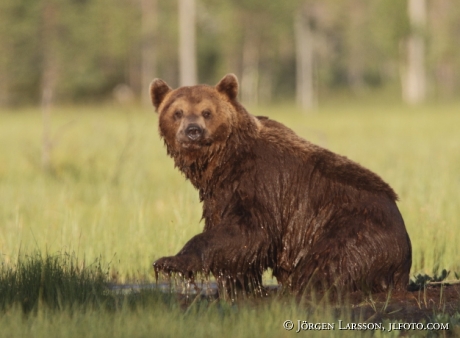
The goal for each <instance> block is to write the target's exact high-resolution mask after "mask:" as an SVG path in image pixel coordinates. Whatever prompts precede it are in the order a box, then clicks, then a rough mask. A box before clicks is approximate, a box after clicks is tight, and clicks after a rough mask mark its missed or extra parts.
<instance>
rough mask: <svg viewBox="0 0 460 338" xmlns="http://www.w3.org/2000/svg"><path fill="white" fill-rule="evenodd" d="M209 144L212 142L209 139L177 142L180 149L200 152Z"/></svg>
mask: <svg viewBox="0 0 460 338" xmlns="http://www.w3.org/2000/svg"><path fill="white" fill-rule="evenodd" d="M211 144H212V141H211V140H209V139H200V140H198V141H191V140H187V141H179V145H180V147H181V148H183V149H187V150H200V149H201V148H203V147H209V146H210V145H211Z"/></svg>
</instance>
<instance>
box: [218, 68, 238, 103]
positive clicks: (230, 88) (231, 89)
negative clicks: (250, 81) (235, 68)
mask: <svg viewBox="0 0 460 338" xmlns="http://www.w3.org/2000/svg"><path fill="white" fill-rule="evenodd" d="M216 89H217V91H218V92H220V93H222V94H225V95H227V96H228V98H229V99H230V100H234V99H236V96H237V95H238V79H237V77H236V75H235V74H227V75H225V76H224V77H223V78H222V80H220V81H219V83H218V84H217V85H216Z"/></svg>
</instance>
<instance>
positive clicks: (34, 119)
mask: <svg viewBox="0 0 460 338" xmlns="http://www.w3.org/2000/svg"><path fill="white" fill-rule="evenodd" d="M251 112H252V113H253V114H254V115H266V116H269V117H271V118H273V119H276V120H279V121H281V122H283V123H284V124H286V125H287V126H289V127H291V128H292V129H294V130H295V131H296V132H297V133H298V134H300V135H301V136H303V137H305V138H306V139H308V140H310V141H312V142H314V143H317V144H319V145H322V146H324V147H327V148H329V149H330V150H332V151H334V152H337V153H339V154H341V155H345V156H347V157H349V158H351V159H353V160H355V161H357V162H359V163H361V164H362V165H364V166H365V167H368V168H370V169H371V170H373V171H375V172H376V173H378V174H379V175H380V176H381V177H382V178H384V180H386V181H387V182H388V183H390V185H391V186H392V187H393V188H394V189H395V191H396V192H397V193H398V195H399V197H400V201H399V207H400V209H401V212H402V214H403V217H404V219H405V222H406V226H407V229H408V232H409V235H410V237H411V240H412V247H413V266H412V271H411V275H417V274H420V273H427V274H430V275H433V274H437V273H438V272H439V271H440V270H441V269H444V268H445V269H447V270H450V271H451V275H450V276H449V279H451V278H455V276H454V272H457V273H460V259H459V258H458V257H459V249H458V248H459V245H458V243H460V200H459V198H458V194H459V191H460V132H459V127H458V126H460V113H459V112H460V105H458V104H457V105H455V104H450V105H432V106H424V107H421V108H412V109H409V108H406V107H403V106H399V105H388V104H387V105H381V106H378V107H374V106H372V105H356V104H355V105H351V104H343V105H330V106H325V107H322V108H321V110H320V111H319V112H318V113H315V114H311V115H304V114H302V113H301V112H300V111H298V110H296V109H295V108H293V107H291V106H273V107H267V108H258V109H251ZM52 131H53V132H52V137H53V145H54V147H53V150H52V172H50V173H47V172H44V171H42V169H41V139H42V121H41V114H40V111H39V110H37V109H22V110H18V111H3V112H0V254H1V256H0V264H2V265H3V266H11V265H14V263H15V262H16V261H17V259H18V256H26V255H27V254H29V253H31V252H37V251H39V252H42V253H59V252H62V253H63V252H66V253H74V254H75V255H76V256H77V257H79V259H80V260H81V261H82V262H83V261H84V262H93V261H95V260H96V259H100V260H101V261H103V262H105V264H107V266H109V275H110V278H111V279H112V280H113V281H116V282H126V281H140V282H149V281H153V271H152V270H153V269H152V267H151V263H152V262H153V261H154V260H155V259H157V258H159V257H161V256H164V255H172V254H175V253H176V252H177V251H178V250H179V249H180V248H181V247H182V246H183V245H184V244H185V242H186V241H187V240H188V239H190V238H191V237H192V236H193V235H194V234H197V233H199V232H200V231H201V230H202V227H203V223H200V217H201V206H200V204H199V200H198V194H197V192H196V191H195V190H194V189H193V187H192V186H191V184H190V183H189V182H186V181H185V179H184V178H183V176H182V175H181V174H180V173H179V172H178V171H177V170H176V169H174V166H173V162H172V160H171V159H169V158H168V157H167V156H166V151H165V148H164V146H163V142H162V141H161V140H160V138H159V136H158V131H157V116H156V114H155V113H154V112H153V110H143V109H140V108H135V107H130V108H126V107H125V108H120V107H115V106H108V105H106V106H81V107H62V108H55V109H54V110H53V112H52ZM266 278H267V279H269V278H270V276H269V275H268V274H267V275H266ZM269 282H271V281H269ZM280 306H281V305H280V303H273V304H268V305H267V306H264V307H263V308H262V309H254V308H247V309H242V310H240V311H239V312H238V315H235V314H234V313H233V312H232V311H233V310H232V308H229V309H224V310H222V309H221V308H220V307H219V308H218V309H217V308H216V309H215V311H214V310H213V309H214V308H213V307H211V308H209V309H208V310H202V311H201V312H199V315H185V316H184V314H183V312H181V310H180V309H175V308H171V307H169V308H168V310H167V311H165V310H164V309H162V308H161V307H160V308H155V309H151V310H149V311H146V313H143V314H142V315H140V313H139V312H141V311H140V310H136V311H137V312H136V311H135V312H132V311H131V312H130V314H129V315H123V311H125V310H123V309H122V310H120V311H121V312H120V313H121V314H120V315H119V316H118V317H117V316H115V317H114V316H113V315H111V314H107V313H105V312H104V313H99V312H98V313H97V316H98V318H99V319H98V320H100V321H101V323H100V324H97V322H96V321H95V319H94V316H95V312H94V311H95V310H91V311H84V312H81V313H80V312H77V313H74V314H73V315H70V314H66V315H60V316H52V315H51V314H50V313H47V312H46V311H44V312H42V314H41V316H44V317H43V318H44V319H43V320H39V321H33V322H29V321H27V322H26V323H25V324H24V323H23V322H22V321H21V320H20V319H18V318H20V315H19V313H20V311H19V309H11V310H9V311H8V312H7V313H6V314H1V315H0V327H2V328H5V330H6V331H4V332H10V333H11V334H7V336H14V334H13V333H14V332H17V333H18V336H23V335H27V333H30V332H36V333H37V334H36V336H42V335H43V336H45V335H46V333H47V332H48V333H49V332H50V330H51V328H52V327H56V328H58V329H56V330H57V331H55V332H56V336H61V337H64V336H79V335H83V334H84V335H85V336H95V337H96V336H97V337H100V336H104V335H105V336H120V337H122V336H126V335H127V334H128V332H131V331H129V330H131V329H132V328H133V327H134V325H135V326H136V327H137V329H138V331H136V332H137V334H135V335H133V336H150V334H151V335H152V336H155V334H154V332H155V330H157V332H163V333H165V332H168V335H171V336H176V335H175V333H180V332H182V333H183V332H184V330H185V331H187V330H189V332H194V334H195V335H196V336H201V333H203V336H206V335H208V336H215V335H216V334H215V333H216V332H218V331H219V330H221V329H222V328H224V329H225V330H226V335H228V336H252V335H254V334H255V333H256V332H259V333H261V334H262V336H264V335H265V334H264V333H267V335H271V336H276V337H279V336H282V335H287V334H293V332H287V331H285V332H281V331H279V329H278V326H279V322H280V320H281V319H280V318H278V317H279V316H280V315H282V316H285V315H286V313H287V312H289V311H291V314H292V311H294V312H295V311H300V310H298V309H297V308H296V307H295V306H287V307H286V308H280ZM272 307H275V308H276V309H273V308H272ZM126 311H127V310H126ZM274 316H278V317H276V318H275V317H274ZM318 316H319V317H318ZM321 316H322V314H321V313H319V314H316V317H314V318H316V319H317V320H318V321H320V320H321V318H323V317H321ZM293 317H296V318H301V315H300V314H299V315H297V316H293ZM135 318H137V319H135ZM218 318H220V319H219V320H217V319H218ZM128 319H129V320H131V321H132V323H131V324H129V325H127V322H128ZM275 319H276V323H274V321H275ZM244 322H246V324H245V323H244ZM6 323H8V325H6ZM65 323H67V324H65ZM133 323H134V324H133ZM155 323H156V324H155ZM204 323H210V325H208V326H209V327H208V328H207V329H208V330H207V331H203V330H204V329H203V328H202V326H203V324H204ZM213 323H218V324H215V325H217V326H215V325H214V324H213ZM275 324H276V325H277V327H276V331H274V330H275V327H274V325H275ZM5 325H6V326H5ZM85 325H86V326H85ZM161 325H163V326H164V327H162V326H161ZM213 325H214V326H213ZM248 325H251V326H249V327H248ZM167 326H171V327H169V328H168V327H167ZM85 327H88V328H90V329H88V330H86V329H85ZM69 328H73V329H69ZM130 328H131V329H130ZM8 330H10V331H8ZM33 330H36V331H33ZM59 330H61V331H59ZM66 330H67V331H66ZM72 330H74V331H72ZM127 330H128V331H127ZM200 330H202V331H200ZM282 331H284V330H282ZM110 332H112V333H113V334H110ZM200 332H201V333H200ZM213 332H214V334H212V333H213ZM277 333H278V334H277ZM165 335H166V334H165ZM390 336H391V335H390V334H385V337H390Z"/></svg>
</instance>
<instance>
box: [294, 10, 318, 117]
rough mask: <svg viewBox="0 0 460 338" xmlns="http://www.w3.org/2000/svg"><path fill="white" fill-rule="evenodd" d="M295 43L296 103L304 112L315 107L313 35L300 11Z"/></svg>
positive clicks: (295, 23)
mask: <svg viewBox="0 0 460 338" xmlns="http://www.w3.org/2000/svg"><path fill="white" fill-rule="evenodd" d="M294 25H295V27H294V28H295V29H294V31H295V42H296V101H297V104H298V105H299V106H300V107H301V108H302V109H303V110H305V111H308V110H311V109H313V108H314V107H315V106H316V102H315V101H316V100H315V93H314V86H313V83H314V75H313V54H314V43H315V41H314V35H313V32H312V29H311V26H310V22H309V18H308V16H307V15H306V13H305V11H304V10H302V11H300V13H299V14H298V15H296V17H295V20H294Z"/></svg>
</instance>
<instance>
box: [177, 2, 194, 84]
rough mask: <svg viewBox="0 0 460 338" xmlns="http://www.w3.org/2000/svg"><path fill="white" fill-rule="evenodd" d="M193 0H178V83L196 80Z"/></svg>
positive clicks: (191, 82)
mask: <svg viewBox="0 0 460 338" xmlns="http://www.w3.org/2000/svg"><path fill="white" fill-rule="evenodd" d="M195 17H196V4H195V0H179V84H180V85H181V86H191V85H195V84H197V82H198V77H197V63H196V32H195Z"/></svg>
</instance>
